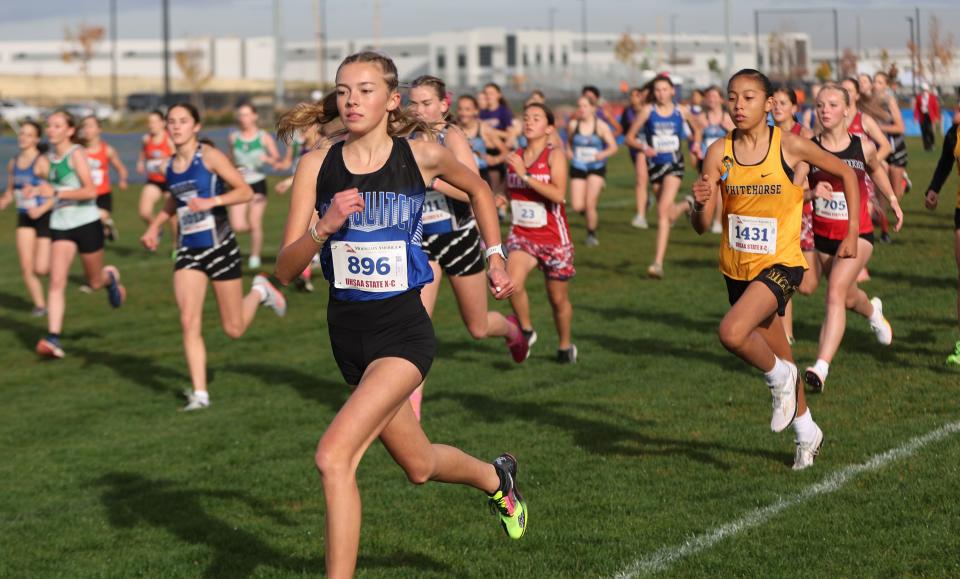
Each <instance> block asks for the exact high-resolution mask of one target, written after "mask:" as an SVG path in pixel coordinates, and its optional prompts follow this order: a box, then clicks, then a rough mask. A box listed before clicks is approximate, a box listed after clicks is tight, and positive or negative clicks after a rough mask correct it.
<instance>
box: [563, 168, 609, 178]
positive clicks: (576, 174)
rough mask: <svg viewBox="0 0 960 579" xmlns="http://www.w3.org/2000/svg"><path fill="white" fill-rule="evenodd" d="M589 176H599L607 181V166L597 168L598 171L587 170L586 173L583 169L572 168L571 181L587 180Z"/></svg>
mask: <svg viewBox="0 0 960 579" xmlns="http://www.w3.org/2000/svg"><path fill="white" fill-rule="evenodd" d="M589 175H599V176H600V177H602V178H604V179H606V177H607V166H606V165H604V166H603V167H600V168H597V169H587V170H586V171H584V170H583V169H577V168H574V167H570V178H571V179H586V178H587V176H589Z"/></svg>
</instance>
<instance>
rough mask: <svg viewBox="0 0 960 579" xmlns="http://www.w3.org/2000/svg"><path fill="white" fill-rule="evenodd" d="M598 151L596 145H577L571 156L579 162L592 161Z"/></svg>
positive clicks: (594, 159)
mask: <svg viewBox="0 0 960 579" xmlns="http://www.w3.org/2000/svg"><path fill="white" fill-rule="evenodd" d="M599 152H600V150H599V149H597V148H596V147H577V148H576V149H575V152H574V155H573V156H574V158H575V159H576V160H577V161H579V162H580V163H594V162H596V160H597V153H599Z"/></svg>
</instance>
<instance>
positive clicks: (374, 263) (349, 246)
mask: <svg viewBox="0 0 960 579" xmlns="http://www.w3.org/2000/svg"><path fill="white" fill-rule="evenodd" d="M330 252H331V255H332V256H333V276H334V282H333V287H335V288H338V289H355V290H360V291H365V292H375V293H384V292H397V291H404V290H406V289H407V244H406V242H404V241H334V242H332V243H331V244H330Z"/></svg>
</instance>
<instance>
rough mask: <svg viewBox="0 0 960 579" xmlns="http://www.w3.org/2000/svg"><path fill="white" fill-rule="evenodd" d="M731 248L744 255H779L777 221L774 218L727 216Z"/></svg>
mask: <svg viewBox="0 0 960 579" xmlns="http://www.w3.org/2000/svg"><path fill="white" fill-rule="evenodd" d="M727 237H728V240H727V241H728V243H729V244H730V248H731V249H733V250H734V251H741V252H743V253H759V254H765V255H774V254H776V253H777V220H776V219H774V218H772V217H747V216H745V215H735V214H733V213H731V214H730V215H728V216H727Z"/></svg>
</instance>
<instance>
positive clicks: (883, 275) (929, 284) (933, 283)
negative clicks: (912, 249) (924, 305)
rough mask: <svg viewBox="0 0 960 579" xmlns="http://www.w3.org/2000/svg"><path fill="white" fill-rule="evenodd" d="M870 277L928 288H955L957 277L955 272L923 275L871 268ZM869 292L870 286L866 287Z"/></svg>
mask: <svg viewBox="0 0 960 579" xmlns="http://www.w3.org/2000/svg"><path fill="white" fill-rule="evenodd" d="M870 277H872V278H874V279H878V280H883V281H887V282H891V283H905V284H909V285H910V287H916V288H927V289H953V288H955V287H956V284H957V278H956V276H955V275H953V272H950V273H949V274H947V273H944V274H941V275H921V274H917V273H904V272H888V271H878V270H873V269H871V270H870ZM866 289H867V290H868V292H869V288H866Z"/></svg>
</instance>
